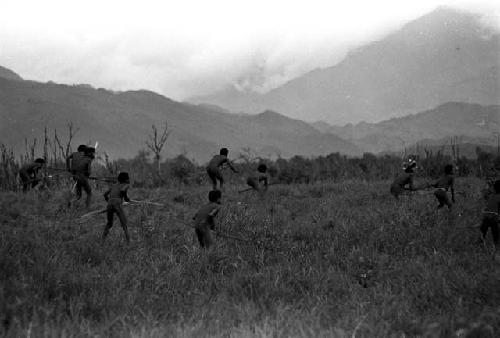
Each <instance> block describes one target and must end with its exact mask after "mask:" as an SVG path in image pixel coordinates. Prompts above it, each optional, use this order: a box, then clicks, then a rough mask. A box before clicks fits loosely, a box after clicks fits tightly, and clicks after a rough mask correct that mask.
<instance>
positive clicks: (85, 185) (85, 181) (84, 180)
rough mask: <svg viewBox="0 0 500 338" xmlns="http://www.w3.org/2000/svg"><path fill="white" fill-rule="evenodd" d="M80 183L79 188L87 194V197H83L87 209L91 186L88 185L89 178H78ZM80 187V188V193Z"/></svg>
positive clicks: (90, 196)
mask: <svg viewBox="0 0 500 338" xmlns="http://www.w3.org/2000/svg"><path fill="white" fill-rule="evenodd" d="M80 183H81V189H82V188H83V190H84V191H85V194H87V198H86V199H85V207H86V208H87V209H89V208H90V203H91V202H92V188H91V187H90V183H89V180H88V179H87V178H86V177H84V178H81V179H80ZM81 189H80V194H81Z"/></svg>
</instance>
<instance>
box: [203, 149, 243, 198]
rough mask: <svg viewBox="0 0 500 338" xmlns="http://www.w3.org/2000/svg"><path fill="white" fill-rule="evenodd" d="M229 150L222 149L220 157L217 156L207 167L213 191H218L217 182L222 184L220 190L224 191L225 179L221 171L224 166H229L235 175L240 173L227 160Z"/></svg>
mask: <svg viewBox="0 0 500 338" xmlns="http://www.w3.org/2000/svg"><path fill="white" fill-rule="evenodd" d="M228 153H229V150H228V149H227V148H222V149H221V150H220V152H219V155H215V156H214V157H213V158H212V159H211V160H210V162H209V163H208V166H207V174H208V177H209V178H210V181H212V190H217V180H218V181H219V182H220V190H221V191H224V177H223V176H222V172H221V169H222V168H223V167H224V165H226V164H227V165H228V166H229V168H231V170H232V171H233V172H235V173H238V171H237V170H236V169H234V167H233V165H232V164H231V162H230V161H229V159H228V158H227V155H228Z"/></svg>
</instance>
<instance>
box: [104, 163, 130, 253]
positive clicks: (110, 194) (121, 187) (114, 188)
mask: <svg viewBox="0 0 500 338" xmlns="http://www.w3.org/2000/svg"><path fill="white" fill-rule="evenodd" d="M129 184H130V178H129V175H128V173H127V172H121V173H120V174H118V182H116V183H113V184H112V185H111V186H110V188H109V190H108V191H106V192H105V193H104V199H105V200H106V201H107V202H108V205H107V207H106V216H107V223H106V226H105V227H104V232H103V233H102V242H103V243H104V241H105V240H106V236H107V235H108V234H109V229H111V228H112V227H113V217H114V214H117V215H118V218H119V219H120V224H121V226H122V228H123V232H124V234H125V240H126V241H127V243H129V242H130V235H129V233H128V227H127V217H126V216H125V213H124V212H123V208H122V204H123V201H125V202H126V203H128V202H130V198H129V197H128V195H127V191H128V187H129Z"/></svg>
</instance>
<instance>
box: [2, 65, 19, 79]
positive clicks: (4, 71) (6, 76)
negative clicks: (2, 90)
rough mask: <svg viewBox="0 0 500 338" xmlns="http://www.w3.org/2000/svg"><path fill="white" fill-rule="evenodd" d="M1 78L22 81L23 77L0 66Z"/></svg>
mask: <svg viewBox="0 0 500 338" xmlns="http://www.w3.org/2000/svg"><path fill="white" fill-rule="evenodd" d="M0 78H3V79H7V80H22V77H20V76H19V75H18V74H16V73H15V72H13V71H12V70H10V69H7V68H5V67H2V66H0Z"/></svg>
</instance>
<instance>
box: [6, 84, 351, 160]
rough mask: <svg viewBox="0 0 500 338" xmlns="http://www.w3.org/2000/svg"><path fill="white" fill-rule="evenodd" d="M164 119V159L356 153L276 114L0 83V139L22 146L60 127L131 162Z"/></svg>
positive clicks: (144, 94) (133, 94)
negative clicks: (222, 152) (245, 152)
mask: <svg viewBox="0 0 500 338" xmlns="http://www.w3.org/2000/svg"><path fill="white" fill-rule="evenodd" d="M165 120H167V121H168V123H169V126H170V128H171V130H172V134H171V136H170V137H169V139H168V141H167V145H166V146H165V153H164V155H165V156H175V155H178V154H180V153H186V154H187V156H189V157H191V158H195V159H196V160H198V161H200V162H204V161H207V160H208V159H209V158H210V157H211V156H212V155H213V154H215V153H217V152H218V149H219V148H220V147H221V146H228V147H229V148H230V149H231V150H232V154H233V155H234V156H236V153H237V152H238V150H241V149H243V148H250V149H252V150H253V151H254V152H256V153H257V154H258V155H261V156H277V155H281V156H283V157H289V156H293V155H296V154H299V155H305V156H311V155H320V154H328V153H331V152H341V153H346V154H350V155H355V154H360V153H361V151H360V150H359V149H358V148H357V147H356V146H355V145H353V144H351V143H350V142H348V141H345V140H342V139H341V138H339V137H338V136H336V135H332V134H323V133H320V132H318V131H316V130H315V129H314V128H312V127H311V126H310V125H308V124H307V123H304V122H302V121H297V120H292V119H289V118H287V117H285V116H282V115H279V114H277V113H272V112H265V113H262V114H260V115H257V116H247V115H234V114H228V113H224V112H223V111H222V110H221V109H218V108H217V109H216V108H213V109H211V108H209V107H206V106H195V105H191V104H182V103H179V102H175V101H172V100H170V99H168V98H166V97H163V96H161V95H158V94H156V93H153V92H149V91H129V92H120V93H115V92H111V91H107V90H104V89H93V88H88V87H86V86H67V85H58V84H54V83H47V84H45V83H38V82H33V81H17V80H16V81H14V80H7V79H2V78H0V121H2V122H1V124H0V135H1V139H0V142H2V143H4V144H6V145H8V146H13V147H14V149H15V150H16V151H22V150H23V149H24V139H25V138H28V139H31V138H33V137H36V138H38V144H40V143H41V138H42V135H43V129H44V128H45V127H48V129H49V131H50V132H51V133H52V130H53V129H54V128H56V129H57V130H58V132H59V133H60V134H61V135H62V136H63V137H65V135H66V131H67V123H68V122H70V121H71V122H73V124H74V125H75V126H76V127H78V128H79V129H80V130H79V131H78V134H77V136H76V138H75V141H74V145H77V144H78V143H82V142H84V143H87V142H88V141H90V142H92V143H93V142H95V141H96V140H98V141H99V143H100V147H101V149H102V150H105V151H106V152H108V153H109V154H110V156H111V157H112V158H118V157H132V156H135V155H136V154H137V152H138V151H139V150H140V149H143V148H145V144H144V141H145V140H146V139H147V137H148V135H149V133H150V131H151V125H152V124H155V125H157V126H158V127H159V128H161V127H162V126H163V123H164V121H165Z"/></svg>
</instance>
